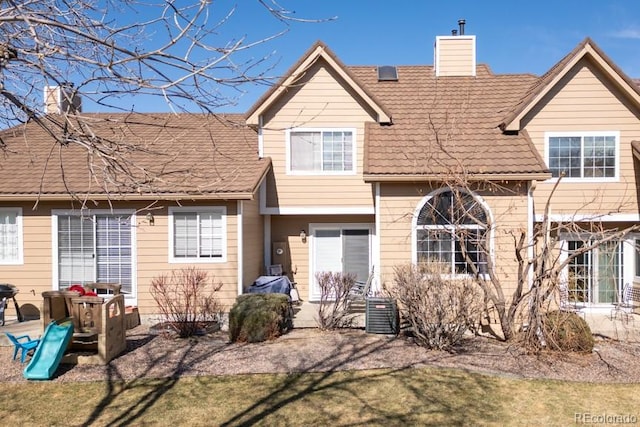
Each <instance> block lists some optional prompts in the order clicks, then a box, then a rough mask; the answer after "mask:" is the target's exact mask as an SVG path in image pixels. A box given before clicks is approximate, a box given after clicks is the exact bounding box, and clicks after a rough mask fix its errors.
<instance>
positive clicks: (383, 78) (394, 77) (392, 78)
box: [378, 65, 398, 82]
mask: <svg viewBox="0 0 640 427" xmlns="http://www.w3.org/2000/svg"><path fill="white" fill-rule="evenodd" d="M378 81H379V82H396V81H398V69H397V68H396V67H395V66H394V65H381V66H379V67H378Z"/></svg>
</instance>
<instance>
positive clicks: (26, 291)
mask: <svg viewBox="0 0 640 427" xmlns="http://www.w3.org/2000/svg"><path fill="white" fill-rule="evenodd" d="M33 206H34V205H33V203H3V204H2V205H1V206H0V207H3V208H4V207H11V208H14V207H19V208H22V215H23V218H22V238H23V261H24V262H23V264H22V265H0V283H10V284H12V285H15V286H17V287H18V289H19V293H18V295H17V296H16V300H17V301H18V303H19V304H20V305H21V306H22V305H24V304H33V305H35V307H37V308H38V310H40V306H41V302H42V298H41V295H42V292H44V291H48V290H51V271H52V270H51V218H50V217H49V215H48V212H47V209H46V208H43V207H42V205H41V206H40V208H38V209H37V210H35V211H34V210H33ZM6 315H7V316H15V315H16V313H15V309H14V307H13V304H12V303H10V304H8V306H7V312H6Z"/></svg>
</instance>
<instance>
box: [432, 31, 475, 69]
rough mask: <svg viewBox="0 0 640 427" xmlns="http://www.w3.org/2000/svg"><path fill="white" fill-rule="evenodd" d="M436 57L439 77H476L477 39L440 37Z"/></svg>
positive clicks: (469, 37) (471, 37) (437, 42)
mask: <svg viewBox="0 0 640 427" xmlns="http://www.w3.org/2000/svg"><path fill="white" fill-rule="evenodd" d="M436 55H437V57H436V64H435V65H436V73H437V75H438V76H441V77H446V76H473V75H475V68H476V64H475V37H473V36H457V37H438V38H437V39H436Z"/></svg>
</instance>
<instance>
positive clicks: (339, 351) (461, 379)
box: [221, 338, 500, 426]
mask: <svg viewBox="0 0 640 427" xmlns="http://www.w3.org/2000/svg"><path fill="white" fill-rule="evenodd" d="M395 339H400V338H395ZM387 346H388V342H387V341H381V342H374V343H363V344H360V343H358V344H356V345H353V344H352V343H342V344H341V345H340V346H337V347H335V349H334V350H333V351H332V352H331V354H329V355H328V356H326V357H325V358H323V359H322V360H319V361H317V362H316V363H314V364H313V365H312V366H308V365H307V366H304V367H303V369H296V367H293V368H291V367H290V366H289V367H287V368H288V369H289V370H294V371H295V372H296V373H293V374H288V375H286V376H283V380H282V381H281V383H280V384H278V385H277V386H276V387H275V389H274V390H272V391H271V392H270V393H268V394H267V395H265V396H263V397H262V398H260V399H258V400H256V401H255V402H254V403H252V404H251V405H250V406H248V407H247V408H245V409H244V410H242V411H241V412H239V413H237V414H235V415H234V416H233V417H231V418H229V419H228V420H226V421H224V422H222V423H221V426H250V425H254V424H257V423H259V422H265V419H268V420H269V421H267V422H266V424H270V423H277V424H279V425H306V424H318V423H320V424H326V423H332V424H334V423H335V424H337V425H415V424H416V423H417V422H419V423H420V425H428V423H427V422H426V418H427V417H433V419H434V420H437V421H434V425H442V424H443V422H446V424H448V425H467V424H469V422H470V420H482V421H483V422H490V421H491V420H493V419H495V418H496V416H498V413H499V410H500V406H499V405H498V403H499V402H495V401H492V400H491V399H483V398H482V397H483V396H492V395H494V393H493V392H494V391H495V390H494V389H495V385H494V384H495V383H494V382H493V381H491V379H490V378H489V377H486V376H483V375H480V374H475V375H467V374H466V373H464V372H460V371H453V370H445V369H443V370H441V371H439V372H438V375H437V376H430V375H429V372H433V371H430V370H423V369H415V367H414V366H413V365H409V366H403V367H400V368H395V369H386V368H383V369H370V370H367V372H366V374H362V373H358V372H357V371H353V370H352V369H353V368H352V365H354V364H357V362H358V361H359V360H362V359H367V358H369V357H372V356H374V355H375V354H376V353H377V352H378V351H380V350H382V349H384V348H386V347H387ZM425 351H426V350H425ZM442 357H444V358H446V357H447V355H446V354H443V355H442ZM350 369H351V370H350ZM382 381H384V382H385V383H387V384H388V383H389V382H391V383H392V384H393V389H391V390H389V389H384V390H380V383H381V382H382ZM363 391H364V393H363ZM397 394H403V395H404V396H405V397H404V398H403V399H402V402H401V404H400V405H398V403H399V402H395V403H394V404H391V405H386V404H385V403H386V400H387V399H386V398H385V396H388V397H389V399H388V400H393V398H392V397H393V395H397ZM314 395H316V398H313V397H314ZM347 400H348V401H349V403H348V404H347V405H350V406H353V405H356V406H358V407H359V409H358V411H357V415H356V419H353V418H352V419H345V417H344V416H343V415H342V414H341V412H343V411H342V410H341V408H340V406H342V404H343V403H344V402H346V401H347ZM302 401H304V403H303V404H302V405H299V406H300V407H302V408H304V409H302V410H303V411H305V412H307V413H308V414H311V415H308V414H300V413H299V412H298V413H295V411H294V413H293V414H291V412H288V413H284V411H283V413H280V411H281V410H282V409H284V408H286V407H287V406H288V405H292V404H296V403H297V402H302ZM347 412H349V410H347ZM305 415H307V417H306V418H305ZM353 415H354V414H353V413H351V414H350V416H351V417H353ZM347 418H349V417H348V416H347ZM471 422H473V421H471Z"/></svg>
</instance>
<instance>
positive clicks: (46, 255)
mask: <svg viewBox="0 0 640 427" xmlns="http://www.w3.org/2000/svg"><path fill="white" fill-rule="evenodd" d="M221 204H224V202H217V203H216V204H215V206H220V205H221ZM254 204H255V203H254ZM169 205H170V206H175V202H158V203H155V204H154V203H148V204H145V203H135V204H127V203H114V204H113V209H123V210H131V211H133V210H137V211H138V212H137V217H136V224H135V235H136V249H137V256H136V257H135V262H136V269H137V283H136V285H137V297H138V307H139V310H140V312H141V313H142V314H154V313H157V312H158V310H157V308H156V304H155V302H154V300H153V298H152V296H151V294H150V291H149V289H150V284H151V280H153V278H154V277H158V276H159V275H161V274H167V275H169V274H171V271H172V270H174V269H176V270H179V269H181V268H183V267H189V266H192V265H193V266H195V267H197V268H200V269H203V270H206V271H207V272H208V273H209V277H210V279H215V280H216V281H217V282H222V283H223V288H222V291H221V293H220V297H221V299H222V302H223V304H224V305H225V307H226V309H227V310H228V309H229V308H230V307H231V305H232V304H233V302H234V301H235V298H236V296H237V287H238V285H237V259H238V253H237V248H238V245H237V243H238V242H237V216H236V212H237V207H236V206H237V202H235V201H234V202H229V203H227V204H224V205H225V206H226V207H227V262H224V263H195V264H189V263H184V264H182V263H169V233H168V206H169ZM185 205H186V206H209V205H211V204H207V203H204V202H203V203H187V204H185V203H181V206H185ZM149 206H153V207H152V208H151V211H152V212H153V215H154V217H155V223H154V225H149V224H148V221H147V220H146V218H145V215H146V213H147V212H148V210H147V209H145V208H146V207H149ZM1 207H21V208H22V213H23V242H24V244H23V245H24V264H23V265H0V275H1V277H2V279H1V280H0V282H2V283H11V284H14V285H16V286H17V287H18V289H19V290H20V292H19V294H18V296H17V297H16V298H17V300H18V303H19V304H20V305H23V304H33V305H35V306H36V307H37V308H38V309H40V307H41V304H42V292H45V291H50V290H52V289H53V288H54V284H53V268H54V265H53V263H54V262H55V259H54V258H53V249H52V242H53V240H52V219H51V211H52V210H70V209H69V207H70V204H69V203H61V204H53V203H40V204H39V205H38V209H37V210H35V211H34V210H32V208H33V204H31V203H21V204H11V203H5V204H2V205H1ZM92 209H109V206H108V204H106V203H100V204H98V205H97V206H92ZM251 209H253V211H255V210H256V208H255V206H254V207H253V208H250V210H251ZM7 315H9V316H11V315H15V312H14V309H13V305H12V304H10V305H9V309H8V311H7Z"/></svg>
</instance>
